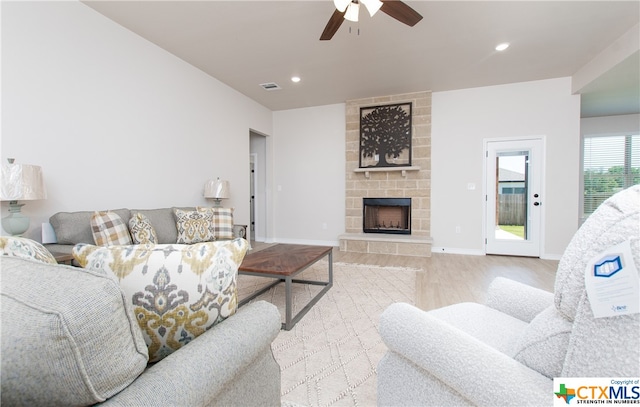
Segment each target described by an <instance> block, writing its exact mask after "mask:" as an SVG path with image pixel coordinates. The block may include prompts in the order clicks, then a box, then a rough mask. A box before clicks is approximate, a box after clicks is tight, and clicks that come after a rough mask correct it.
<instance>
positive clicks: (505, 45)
mask: <svg viewBox="0 0 640 407" xmlns="http://www.w3.org/2000/svg"><path fill="white" fill-rule="evenodd" d="M507 48H509V43H508V42H503V43H502V44H498V45H496V51H504V50H505V49H507Z"/></svg>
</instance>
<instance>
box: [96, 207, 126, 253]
mask: <svg viewBox="0 0 640 407" xmlns="http://www.w3.org/2000/svg"><path fill="white" fill-rule="evenodd" d="M91 233H92V234H93V240H94V241H95V242H96V244H97V245H98V246H117V245H127V244H131V243H132V241H131V235H130V234H129V228H128V227H127V225H126V224H125V223H124V221H123V220H122V218H121V217H120V216H118V214H117V213H115V212H111V211H105V212H94V213H93V215H92V216H91Z"/></svg>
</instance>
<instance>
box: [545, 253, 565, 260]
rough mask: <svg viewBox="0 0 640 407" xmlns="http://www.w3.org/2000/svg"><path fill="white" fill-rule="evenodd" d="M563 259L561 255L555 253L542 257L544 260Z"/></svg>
mask: <svg viewBox="0 0 640 407" xmlns="http://www.w3.org/2000/svg"><path fill="white" fill-rule="evenodd" d="M561 257H562V255H561V254H555V253H544V254H542V255H540V258H541V259H543V260H560V258H561Z"/></svg>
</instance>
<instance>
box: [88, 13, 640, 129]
mask: <svg viewBox="0 0 640 407" xmlns="http://www.w3.org/2000/svg"><path fill="white" fill-rule="evenodd" d="M85 3H86V4H87V5H88V6H89V7H92V8H93V9H95V10H97V11H98V12H100V13H102V14H104V15H105V16H107V17H108V18H110V19H112V20H114V21H116V22H117V23H119V24H121V25H123V26H124V27H126V28H128V29H130V30H131V31H133V32H135V33H137V34H139V35H141V36H142V37H144V38H146V39H148V40H149V41H151V42H153V43H155V44H157V45H159V46H160V47H162V48H164V49H166V50H167V51H169V52H171V53H172V54H174V55H176V56H178V57H179V58H182V59H183V60H185V61H187V62H189V63H190V64H192V65H194V66H196V67H198V68H199V69H201V70H202V71H204V72H206V73H208V74H210V75H211V76H213V77H215V78H217V79H218V80H220V81H222V82H224V83H226V84H227V85H229V86H230V87H232V88H234V89H236V90H238V91H239V92H241V93H243V94H245V95H246V96H248V97H250V98H251V99H254V100H256V101H257V102H259V103H260V104H262V105H264V106H266V107H268V108H270V109H271V110H284V109H293V108H300V107H308V106H319V105H325V104H333V103H340V102H344V101H346V100H349V99H356V98H364V97H372V96H383V95H391V94H399V93H405V92H417V91H424V90H431V91H445V90H454V89H463V88H472V87H478V86H489V85H498V84H505V83H512V82H525V81H532V80H540V79H548V78H557V77H565V76H571V75H573V74H574V73H576V72H577V71H578V70H579V69H580V68H582V67H583V66H584V65H585V64H587V63H588V62H589V61H591V60H592V59H593V58H594V57H596V56H597V55H598V54H599V53H600V52H602V51H603V50H604V49H605V48H607V47H608V46H609V45H610V44H612V43H613V42H614V41H615V40H616V39H618V38H619V37H621V36H622V35H623V34H625V33H627V32H628V31H629V30H630V29H631V28H632V27H633V26H635V25H636V24H638V22H639V20H640V0H635V1H620V2H615V1H566V2H560V1H464V2H463V1H451V0H449V1H407V2H406V3H407V4H409V5H410V6H411V7H413V8H414V9H415V10H416V11H418V12H419V13H420V14H422V16H423V17H424V18H423V20H422V21H420V22H419V23H418V24H417V25H416V26H415V27H408V26H405V25H404V24H402V23H400V22H398V21H396V20H394V19H392V18H391V17H389V16H387V15H386V14H383V13H382V12H379V13H378V14H376V15H375V16H373V17H369V15H368V14H367V13H366V11H365V10H364V9H363V10H361V12H360V22H359V23H351V22H348V21H345V22H344V23H343V24H342V27H340V29H339V30H338V32H337V33H336V35H335V36H334V37H333V39H332V40H331V41H319V37H320V34H321V32H322V30H323V29H324V26H325V24H326V22H327V21H328V19H329V17H330V16H331V14H332V13H333V11H334V6H333V2H332V1H331V0H325V1H306V0H298V1H265V0H263V1H237V0H236V1H193V2H192V1H157V2H156V1H115V0H112V1H93V0H91V1H85ZM349 31H351V32H349ZM358 31H359V34H358ZM500 42H510V43H511V47H510V48H509V49H508V50H507V51H505V52H502V53H499V52H497V51H495V50H494V47H495V45H497V44H498V43H500ZM638 55H639V53H638V52H636V53H635V55H634V56H632V57H630V58H628V59H627V60H625V61H624V62H623V63H622V64H620V65H619V66H617V67H616V68H614V69H613V70H612V71H610V72H609V73H607V74H605V75H603V76H602V77H601V78H600V79H598V80H597V81H595V82H592V83H591V84H589V85H588V86H586V87H585V88H584V89H583V91H581V92H583V101H584V103H583V105H584V106H583V112H582V114H583V117H586V116H598V115H611V114H628V113H640V90H639V89H640V80H639V77H640V70H639V63H638V61H639V60H640V57H639V56H638ZM292 75H298V76H300V77H301V78H302V81H301V82H300V83H297V84H294V83H292V82H291V81H290V77H291V76H292ZM265 82H276V83H277V84H279V85H280V86H281V87H282V90H277V91H265V90H264V89H262V88H261V87H260V86H259V84H261V83H265Z"/></svg>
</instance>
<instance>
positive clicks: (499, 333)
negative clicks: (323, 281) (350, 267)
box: [377, 186, 640, 406]
mask: <svg viewBox="0 0 640 407" xmlns="http://www.w3.org/2000/svg"><path fill="white" fill-rule="evenodd" d="M627 245H628V248H626V247H627ZM623 248H624V249H623ZM616 256H619V258H618V259H620V260H622V261H621V264H622V265H623V267H621V268H620V269H619V270H617V271H616V272H619V273H620V274H619V275H618V277H617V278H619V279H617V280H612V281H615V283H616V284H620V285H619V287H618V288H619V289H620V290H621V292H622V288H623V287H627V286H629V287H630V286H632V285H633V284H632V283H633V281H634V280H635V281H637V278H638V273H640V186H634V187H631V188H629V189H627V190H624V191H622V192H619V193H617V194H616V195H614V196H613V197H611V198H610V199H609V200H607V201H606V202H604V203H603V204H602V205H601V206H600V207H599V208H598V209H597V211H596V212H595V213H593V214H592V215H591V216H590V217H589V218H588V219H587V221H586V222H585V223H584V224H583V225H582V227H581V228H580V229H579V230H578V232H577V233H576V234H575V236H574V237H573V239H572V240H571V242H570V243H569V246H568V247H567V249H566V251H565V253H564V254H563V256H562V259H561V260H560V262H559V265H558V271H557V274H556V282H555V293H554V294H552V293H549V292H546V291H542V290H538V289H535V288H533V287H530V286H527V285H524V284H521V283H518V282H515V281H512V280H508V279H504V278H498V279H496V280H494V282H493V283H492V284H491V286H490V288H489V292H488V295H487V301H486V304H476V303H461V304H455V305H451V306H447V307H444V308H440V309H436V310H432V311H428V312H424V311H422V310H419V309H417V308H415V307H413V306H411V305H409V304H401V303H398V304H394V305H391V306H390V307H389V308H388V309H386V310H385V311H384V313H383V314H382V316H381V320H380V334H381V336H382V339H383V341H384V343H385V344H386V345H387V347H388V348H389V350H388V352H387V353H386V355H385V356H384V357H383V358H382V360H381V361H380V362H379V364H378V383H377V384H378V405H380V406H400V405H413V406H418V405H422V406H432V405H434V406H435V405H438V406H440V405H442V406H444V405H447V406H452V405H455V406H462V405H475V406H498V405H501V406H523V405H532V406H543V405H552V404H553V400H554V396H553V392H554V391H559V389H558V388H555V389H554V388H553V378H560V377H562V378H567V377H571V378H573V377H578V378H584V377H601V378H608V377H624V378H626V377H635V378H637V377H638V376H640V341H638V337H639V335H640V314H638V313H631V314H618V315H598V316H599V317H598V318H596V317H595V316H594V314H595V312H594V311H593V309H592V306H593V304H592V302H593V301H594V300H593V299H592V298H591V296H592V295H595V294H594V293H595V292H596V291H592V292H591V293H589V292H588V290H587V288H586V285H585V281H589V282H590V283H591V282H594V283H593V284H597V283H595V281H597V280H598V278H599V277H602V276H601V275H598V273H597V272H596V270H597V269H598V268H597V267H598V265H602V264H605V265H606V264H607V262H609V261H611V260H612V259H615V258H616ZM633 264H635V269H634V268H633V267H632V265H633ZM587 270H588V273H587ZM623 273H627V274H626V275H625V274H623ZM611 276H613V274H611ZM607 277H608V276H607ZM600 281H603V282H604V281H605V280H603V279H601V280H600ZM604 284H606V282H605V283H604ZM624 292H633V291H631V288H629V291H624ZM636 295H637V294H636ZM595 297H596V298H597V295H595ZM618 301H621V302H620V304H628V306H629V307H631V306H632V305H633V301H636V302H637V301H638V297H635V298H626V299H625V298H622V299H618ZM625 301H626V302H625ZM604 308H606V312H607V313H616V312H619V310H620V309H622V308H621V307H610V306H607V307H604ZM609 310H612V311H609ZM596 312H598V313H600V312H603V310H600V309H599V308H596ZM606 384H608V383H606ZM566 403H567V404H568V403H569V401H568V400H567V401H566ZM571 404H574V403H571Z"/></svg>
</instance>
